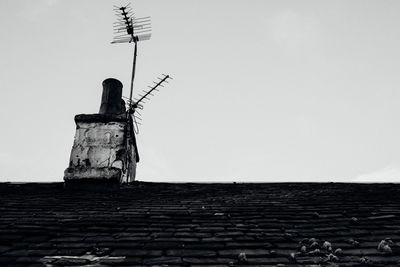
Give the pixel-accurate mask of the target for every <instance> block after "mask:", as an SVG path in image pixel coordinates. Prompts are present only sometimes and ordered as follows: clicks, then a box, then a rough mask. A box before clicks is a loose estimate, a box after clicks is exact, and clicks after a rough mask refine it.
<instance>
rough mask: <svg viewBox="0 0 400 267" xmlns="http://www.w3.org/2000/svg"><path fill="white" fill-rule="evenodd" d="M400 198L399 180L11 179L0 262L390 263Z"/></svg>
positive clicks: (398, 253) (395, 250) (4, 189)
mask: <svg viewBox="0 0 400 267" xmlns="http://www.w3.org/2000/svg"><path fill="white" fill-rule="evenodd" d="M107 189H108V187H107ZM399 200H400V185H397V184H337V183H320V184H318V183H280V184H279V183H273V184H267V183H266V184H247V183H244V184H235V183H233V184H192V183H187V184H173V183H145V182H135V183H133V184H128V185H122V186H121V187H120V188H110V189H109V190H86V189H83V190H78V189H76V188H64V185H63V184H62V183H53V184H7V183H6V184H0V203H2V204H1V205H0V265H1V266H4V265H7V266H12V264H15V265H18V264H20V265H24V264H27V265H28V264H29V265H33V266H34V265H35V264H36V265H37V266H43V265H46V266H53V265H54V266H57V265H80V266H107V265H118V266H121V265H128V266H143V265H150V266H151V265H158V266H197V265H201V266H242V265H259V266H268V265H271V266H276V265H278V264H281V265H280V266H290V265H306V264H317V263H321V264H323V265H329V264H339V265H340V266H345V265H352V266H353V265H356V264H370V265H373V266H377V265H379V264H381V265H382V266H389V265H390V264H393V265H395V264H399V263H400V261H399V260H400V249H399V245H400V216H399V215H400V201H399ZM283 264H284V265H283Z"/></svg>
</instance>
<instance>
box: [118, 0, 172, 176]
mask: <svg viewBox="0 0 400 267" xmlns="http://www.w3.org/2000/svg"><path fill="white" fill-rule="evenodd" d="M114 11H115V12H116V16H117V21H116V22H114V24H113V29H114V34H115V36H114V39H113V41H112V42H111V43H112V44H118V43H133V45H134V52H133V59H132V76H131V86H130V92H129V98H126V97H123V98H125V99H126V102H127V107H126V116H127V122H128V131H127V145H128V150H130V149H131V147H132V146H133V148H134V151H135V155H136V162H139V153H138V149H137V145H136V138H135V133H136V134H138V133H139V127H138V125H140V124H141V121H142V118H141V113H140V112H138V111H137V109H143V104H144V103H145V101H146V100H148V99H149V98H150V96H153V93H154V92H155V91H158V89H159V87H164V84H165V83H168V79H172V78H171V77H170V76H169V75H166V74H162V76H161V77H158V78H157V80H156V81H153V85H151V86H148V87H149V89H147V90H143V92H142V93H141V94H138V97H136V98H135V99H133V98H132V97H133V83H134V80H135V72H136V61H137V49H138V42H140V41H145V40H149V39H150V38H151V22H150V17H136V16H135V15H134V13H133V9H132V7H131V5H130V4H128V5H126V6H121V7H118V6H114ZM128 162H131V156H130V153H128ZM127 171H128V174H127V175H128V177H130V172H131V171H130V168H129V167H127Z"/></svg>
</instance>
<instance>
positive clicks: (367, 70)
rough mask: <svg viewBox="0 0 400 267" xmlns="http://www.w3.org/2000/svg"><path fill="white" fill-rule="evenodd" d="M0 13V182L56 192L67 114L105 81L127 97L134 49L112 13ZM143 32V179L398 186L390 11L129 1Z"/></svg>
mask: <svg viewBox="0 0 400 267" xmlns="http://www.w3.org/2000/svg"><path fill="white" fill-rule="evenodd" d="M127 3H129V2H121V1H106V0H103V1H99V0H86V1H77V0H68V1H67V0H36V1H31V0H2V1H0V32H1V33H2V37H1V42H0V82H1V89H0V123H1V135H0V137H1V138H0V182H6V181H8V182H58V181H62V179H63V172H64V170H65V168H67V166H68V162H69V156H70V152H71V148H72V144H73V139H74V134H75V123H74V116H75V115H76V114H82V113H85V114H91V113H97V112H98V110H99V107H100V100H101V93H102V86H101V83H102V81H103V80H104V79H106V78H110V77H113V78H116V79H119V80H120V81H121V82H122V83H123V84H124V91H123V94H124V95H125V96H129V79H130V72H131V58H132V54H133V46H132V45H129V44H110V42H111V41H112V38H113V33H112V24H113V22H114V21H115V16H114V12H113V5H126V4H127ZM132 6H133V8H134V10H135V14H136V15H137V16H139V17H141V16H151V19H152V38H151V39H150V40H149V41H144V42H140V43H139V46H138V61H137V72H136V80H135V90H136V91H135V92H136V93H137V92H139V91H141V90H142V89H146V86H147V85H151V84H152V81H153V80H155V78H156V77H157V76H159V75H160V74H161V73H165V74H169V75H171V76H172V77H173V78H174V80H173V81H172V82H171V83H169V85H168V86H167V87H165V88H163V89H162V90H161V91H160V92H159V93H157V95H156V96H155V97H153V98H152V100H151V101H149V102H147V103H146V104H145V106H144V109H143V111H142V115H143V125H141V126H140V132H139V135H138V136H137V142H138V148H139V153H140V158H141V161H140V162H139V164H138V167H137V179H138V180H140V181H154V182H234V181H235V182H293V181H304V182H315V181H317V182H330V181H333V182H400V138H399V136H400V105H399V103H400V91H399V87H400V75H399V71H400V49H399V47H400V17H399V16H398V14H400V1H390V0H376V1H371V0H359V1H356V0H338V1H326V0H304V1H299V0H253V1H244V0H234V1H232V0H229V1H228V0H218V1H211V0H201V1H200V0H191V1H183V0H170V1H161V0H159V1H156V0H140V1H139V0H138V1H134V2H132Z"/></svg>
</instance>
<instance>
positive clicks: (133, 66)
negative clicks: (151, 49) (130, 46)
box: [129, 40, 137, 112]
mask: <svg viewBox="0 0 400 267" xmlns="http://www.w3.org/2000/svg"><path fill="white" fill-rule="evenodd" d="M134 42H135V49H134V52H133V63H132V78H131V92H130V93H129V112H130V111H131V109H132V95H133V80H134V79H135V71H136V56H137V41H136V40H135V41H134Z"/></svg>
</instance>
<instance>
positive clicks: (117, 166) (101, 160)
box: [64, 78, 136, 183]
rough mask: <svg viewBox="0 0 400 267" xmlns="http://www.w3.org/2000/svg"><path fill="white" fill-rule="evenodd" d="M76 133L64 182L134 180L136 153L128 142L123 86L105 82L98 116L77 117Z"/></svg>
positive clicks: (110, 81)
mask: <svg viewBox="0 0 400 267" xmlns="http://www.w3.org/2000/svg"><path fill="white" fill-rule="evenodd" d="M75 123H76V133H75V138H74V144H73V146H72V150H71V156H70V162H69V167H68V168H67V169H66V170H65V171H64V181H65V182H67V183H76V182H112V183H125V182H131V181H134V179H135V173H136V153H135V149H133V147H132V145H131V144H129V143H128V142H127V138H126V135H127V131H128V120H127V118H126V114H125V102H124V101H123V100H122V83H121V82H120V81H119V80H117V79H113V78H109V79H106V80H104V81H103V93H102V98H101V105H100V111H99V113H98V114H79V115H76V116H75Z"/></svg>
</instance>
